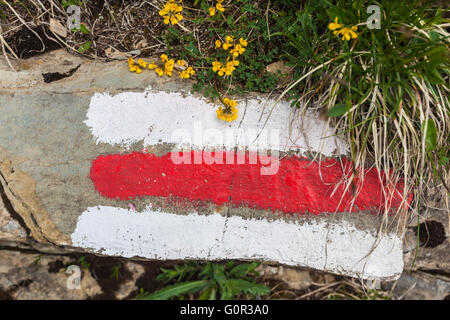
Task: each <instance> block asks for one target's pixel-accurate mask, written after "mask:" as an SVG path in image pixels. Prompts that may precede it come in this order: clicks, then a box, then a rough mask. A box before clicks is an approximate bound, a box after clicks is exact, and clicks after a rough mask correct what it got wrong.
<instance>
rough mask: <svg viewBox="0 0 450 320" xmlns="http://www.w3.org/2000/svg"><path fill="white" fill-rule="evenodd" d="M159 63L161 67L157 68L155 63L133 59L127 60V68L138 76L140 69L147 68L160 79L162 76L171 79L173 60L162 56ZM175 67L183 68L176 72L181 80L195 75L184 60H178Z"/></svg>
mask: <svg viewBox="0 0 450 320" xmlns="http://www.w3.org/2000/svg"><path fill="white" fill-rule="evenodd" d="M161 62H162V65H161V66H158V65H157V64H155V63H148V62H145V61H144V60H142V59H138V60H137V61H135V60H134V59H133V58H128V67H129V69H130V71H131V72H136V73H138V74H139V73H141V72H142V69H146V68H148V69H150V70H154V71H155V72H156V74H157V75H158V76H160V77H162V76H163V75H166V76H168V77H171V76H172V73H173V71H174V68H175V60H174V59H169V57H168V56H167V55H166V54H162V55H161ZM176 66H177V68H179V69H182V68H184V69H182V70H181V71H179V72H178V74H179V77H180V78H181V79H188V78H190V77H191V76H192V75H194V74H195V71H194V69H193V68H192V67H188V66H187V63H186V61H184V60H178V61H177V62H176ZM141 68H142V69H141Z"/></svg>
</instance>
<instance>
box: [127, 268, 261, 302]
mask: <svg viewBox="0 0 450 320" xmlns="http://www.w3.org/2000/svg"><path fill="white" fill-rule="evenodd" d="M258 266H259V263H257V262H251V263H243V264H235V262H233V261H229V262H228V263H226V264H218V263H211V262H208V263H206V264H199V263H197V262H186V263H184V264H183V265H176V266H175V267H174V268H173V269H164V268H162V269H161V271H162V272H161V273H160V274H159V275H158V276H157V277H156V280H159V281H163V282H164V283H165V284H166V285H167V286H166V287H164V288H163V289H160V290H158V291H156V292H153V293H148V292H144V291H141V292H140V294H139V295H138V296H137V297H136V298H138V299H144V300H167V299H173V298H179V299H185V298H190V299H198V300H216V299H222V300H230V299H235V298H237V297H240V298H244V299H250V298H253V297H255V296H262V295H266V294H268V293H269V291H270V289H269V288H267V287H266V286H265V285H263V284H259V283H256V282H255V277H257V276H259V274H258V272H257V271H255V269H256V268H257V267H258Z"/></svg>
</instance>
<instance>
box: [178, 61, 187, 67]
mask: <svg viewBox="0 0 450 320" xmlns="http://www.w3.org/2000/svg"><path fill="white" fill-rule="evenodd" d="M177 65H179V66H182V67H184V66H185V65H186V62H185V61H184V60H178V61H177Z"/></svg>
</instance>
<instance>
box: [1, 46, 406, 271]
mask: <svg viewBox="0 0 450 320" xmlns="http://www.w3.org/2000/svg"><path fill="white" fill-rule="evenodd" d="M39 59H42V60H43V62H42V63H41V64H38V63H35V64H32V65H33V67H32V68H31V69H30V70H27V72H21V73H17V74H16V73H11V72H10V71H4V70H8V66H7V65H6V64H5V65H4V66H3V65H1V64H0V88H2V89H0V104H1V108H2V113H1V114H0V184H1V185H2V188H3V189H4V190H5V195H6V197H7V198H8V199H9V201H10V202H11V205H12V207H13V208H14V210H15V211H16V213H17V214H18V215H20V216H21V217H22V218H23V222H24V224H25V225H26V227H27V228H28V229H29V230H30V234H31V236H32V237H33V238H34V239H37V240H38V241H40V242H51V243H54V244H58V245H71V246H75V247H80V248H84V249H86V250H92V251H94V252H98V253H104V254H109V255H118V256H124V257H133V256H139V257H144V258H149V259H202V260H222V259H243V260H260V261H269V262H275V263H283V264H287V265H292V266H301V267H309V268H315V269H319V270H325V271H330V272H335V273H338V274H344V275H351V276H357V277H361V278H366V279H371V278H383V279H392V278H397V277H398V276H399V275H400V274H401V272H402V269H403V260H402V239H400V237H399V236H398V235H397V234H396V233H395V230H394V231H389V232H387V233H384V234H382V235H380V236H379V237H378V235H377V231H378V229H379V227H380V223H381V216H380V215H379V214H378V213H379V212H380V208H381V207H382V206H383V205H384V204H385V203H386V202H388V203H390V204H391V206H392V207H393V208H398V207H399V206H401V205H402V204H401V201H400V195H401V193H402V192H403V191H402V185H401V184H399V185H398V186H397V188H395V190H388V191H389V192H388V193H386V194H385V193H384V192H383V190H382V185H381V184H380V182H379V177H382V178H383V177H384V175H385V173H383V172H378V171H376V170H375V169H371V170H369V171H367V172H366V175H365V178H364V180H362V179H361V178H357V179H355V181H354V185H353V187H352V188H349V189H347V190H346V189H345V188H344V185H345V183H344V182H345V181H344V180H343V176H345V174H346V173H349V172H351V170H352V168H351V164H350V162H349V161H348V160H346V156H347V153H348V146H347V145H346V144H345V142H343V141H342V140H341V139H340V138H339V137H336V136H334V135H333V130H332V128H330V127H329V126H328V125H327V123H326V122H324V121H322V120H319V119H318V118H317V117H316V116H315V115H314V114H309V113H308V114H305V115H300V114H299V113H298V111H296V110H295V109H292V108H290V106H289V103H287V102H280V103H278V104H277V105H276V106H274V103H273V102H274V101H273V100H266V99H265V98H261V99H254V98H248V99H242V100H238V103H239V118H238V120H237V121H234V122H231V123H226V122H223V121H220V120H218V119H217V118H216V113H215V110H216V108H217V106H215V105H213V104H211V103H208V102H207V101H206V100H204V99H202V98H199V97H197V96H193V95H191V94H188V93H186V92H189V87H188V83H187V82H177V81H172V80H170V81H167V82H164V81H163V80H161V79H158V78H155V77H153V76H152V75H150V74H149V73H148V74H145V75H144V74H142V75H136V74H131V73H128V72H126V66H124V65H123V64H121V63H119V62H118V63H109V64H106V65H103V64H97V63H93V62H90V61H87V60H83V59H81V58H77V57H72V56H67V55H66V54H65V53H64V52H63V51H54V52H52V53H50V54H48V57H47V56H46V55H45V56H43V57H40V58H39ZM58 59H66V60H71V61H72V62H73V64H74V65H78V64H81V66H80V68H79V69H78V70H77V72H76V73H75V74H74V75H73V76H71V77H70V78H67V79H63V80H60V81H55V82H52V83H48V84H46V83H43V80H42V72H43V71H42V70H41V68H45V72H48V71H49V70H50V71H55V72H56V71H57V72H60V71H64V70H57V69H56V66H55V65H54V61H55V60H58ZM61 61H62V60H61ZM0 62H1V61H0ZM5 73H6V75H4V74H5ZM94 75H95V76H94ZM14 79H17V80H14ZM149 85H151V86H152V89H150V88H149V89H147V90H145V88H147V87H149ZM125 88H139V89H136V90H135V91H138V92H130V90H129V89H125ZM314 155H317V157H316V158H315V161H311V159H312V157H313V156H314ZM353 192H356V193H358V196H357V197H356V199H355V200H354V201H352V199H353V197H352V193H353ZM0 240H1V239H0ZM374 245H375V246H374Z"/></svg>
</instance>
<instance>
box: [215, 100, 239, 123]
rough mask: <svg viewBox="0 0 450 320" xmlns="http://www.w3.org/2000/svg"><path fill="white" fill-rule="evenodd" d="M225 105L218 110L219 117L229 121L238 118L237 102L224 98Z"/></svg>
mask: <svg viewBox="0 0 450 320" xmlns="http://www.w3.org/2000/svg"><path fill="white" fill-rule="evenodd" d="M222 102H223V107H219V109H218V110H216V113H217V118H219V119H220V120H224V121H227V122H231V121H233V120H236V119H237V118H238V109H237V108H236V106H237V102H236V101H234V100H231V99H228V98H225V99H223V100H222Z"/></svg>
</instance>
